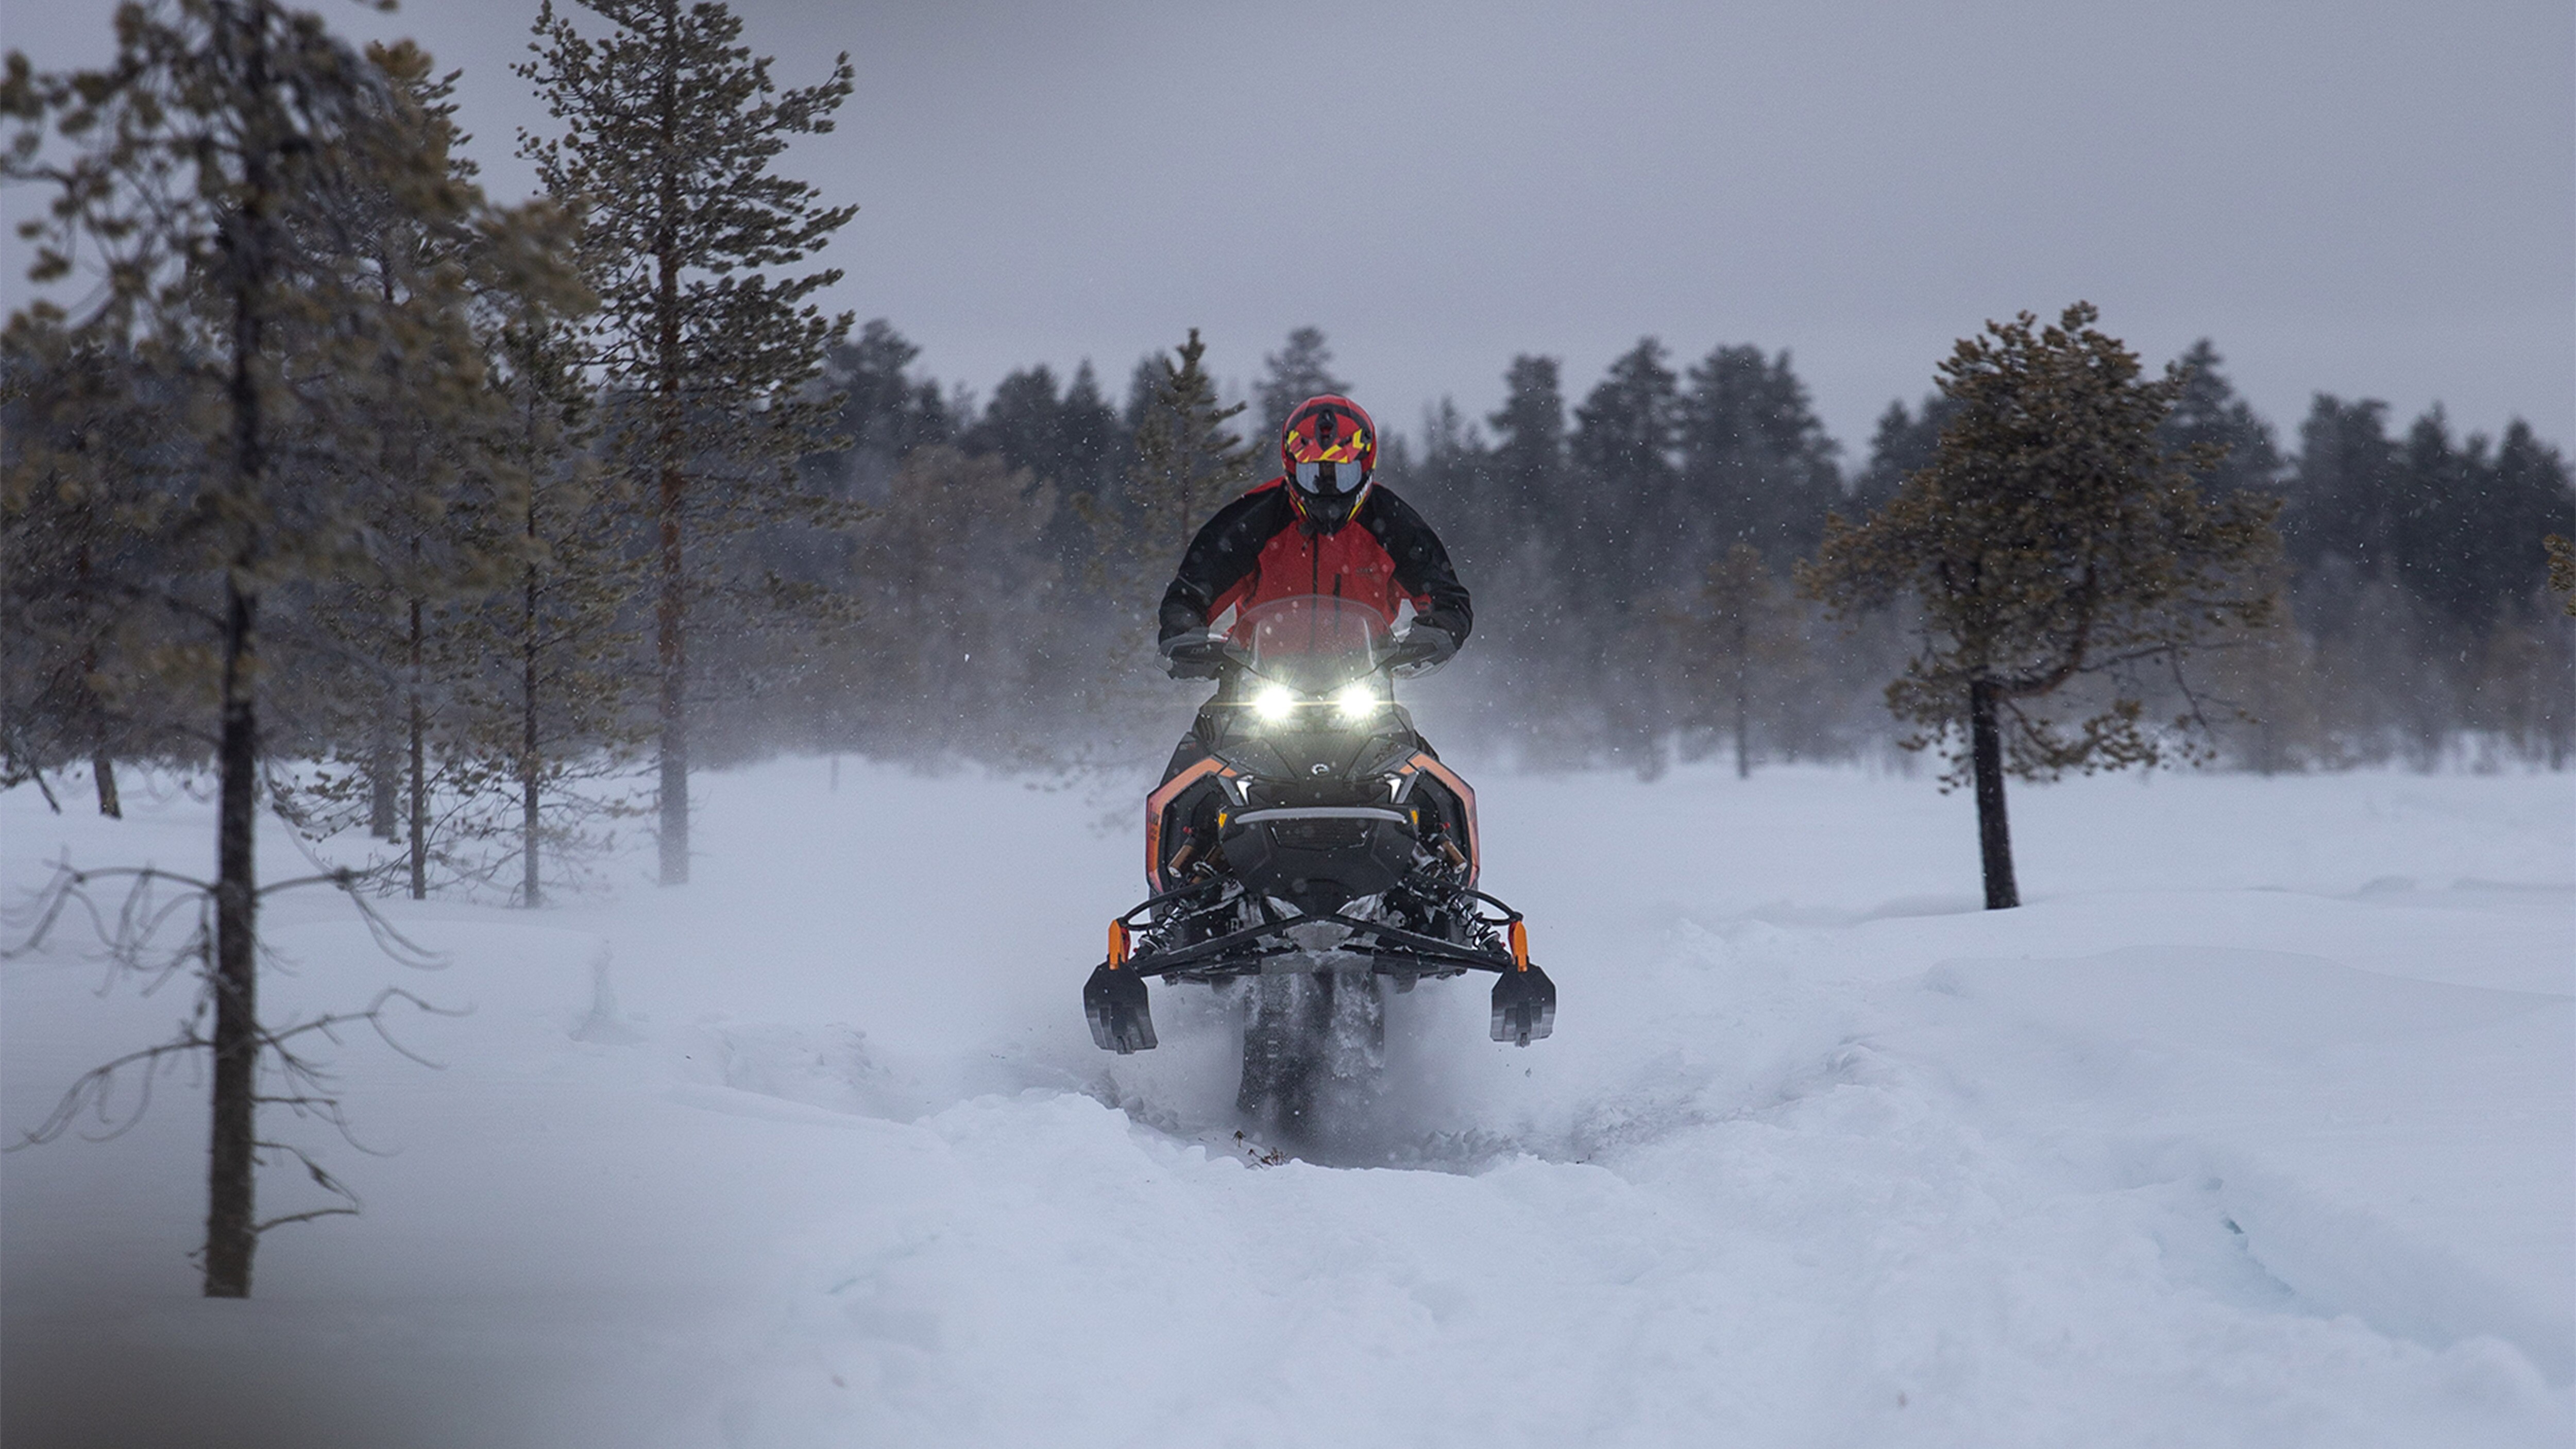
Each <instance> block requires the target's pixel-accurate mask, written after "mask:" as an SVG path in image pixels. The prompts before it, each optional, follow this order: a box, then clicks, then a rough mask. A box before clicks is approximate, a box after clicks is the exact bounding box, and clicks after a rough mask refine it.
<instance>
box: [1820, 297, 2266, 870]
mask: <svg viewBox="0 0 2576 1449" xmlns="http://www.w3.org/2000/svg"><path fill="white" fill-rule="evenodd" d="M2097 315H2098V314H2096V312H2095V311H2094V309H2093V308H2092V307H2091V306H2089V305H2087V304H2085V303H2081V302H2079V303H2076V304H2075V305H2074V306H2071V307H2069V308H2067V309H2066V312H2065V314H2064V315H2063V317H2062V318H2061V319H2060V320H2059V322H2058V323H2057V325H2055V326H2052V327H2048V328H2045V329H2041V328H2039V327H2038V325H2037V319H2036V318H2035V317H2033V316H2032V315H2031V314H2029V313H2027V312H2025V313H2023V314H2022V315H2021V316H2020V317H2019V318H2017V319H2016V320H2014V321H2012V322H2009V323H1988V324H1987V327H1986V331H1985V334H1984V335H1982V336H1979V337H1972V338H1965V339H1962V340H1961V341H1960V343H1959V345H1958V348H1957V350H1956V351H1954V352H1953V353H1952V354H1951V356H1950V357H1949V359H1948V360H1946V361H1944V362H1943V363H1942V364H1941V383H1940V386H1941V390H1942V392H1943V394H1944V395H1945V396H1947V397H1948V398H1950V399H1951V400H1952V401H1954V402H1955V403H1956V404H1957V405H1958V412H1957V414H1956V416H1954V417H1952V418H1951V420H1950V422H1949V423H1948V425H1947V426H1945V427H1944V428H1943V429H1942V430H1941V450H1940V454H1939V456H1938V457H1937V458H1936V459H1935V460H1934V462H1933V463H1932V465H1931V466H1930V467H1928V468H1925V469H1923V470H1921V471H1919V472H1916V473H1914V474H1912V475H1911V476H1909V477H1908V478H1907V479H1906V481H1905V484H1904V486H1903V487H1902V488H1901V489H1900V490H1899V491H1898V493H1897V496H1896V498H1895V499H1894V500H1892V501H1891V502H1890V503H1889V504H1888V505H1887V506H1886V507H1885V508H1883V509H1881V510H1879V511H1878V512H1877V513H1876V514H1874V515H1872V516H1871V517H1870V518H1869V519H1868V520H1867V521H1865V522H1863V523H1860V524H1857V525H1855V524H1850V523H1846V522H1844V521H1843V520H1842V518H1841V517H1840V516H1838V515H1837V516H1835V517H1833V518H1832V519H1830V520H1829V521H1828V522H1827V524H1826V527H1825V539H1824V543H1823V544H1822V546H1821V547H1820V548H1819V549H1818V551H1817V555H1816V558H1815V560H1814V561H1813V562H1812V563H1810V564H1807V565H1804V566H1802V567H1801V569H1800V572H1799V581H1800V585H1801V587H1802V588H1803V589H1804V590H1805V591H1806V592H1807V593H1808V594H1809V595H1810V596H1811V597H1814V598H1816V599H1818V600H1820V601H1822V602H1823V603H1825V604H1826V605H1827V606H1828V608H1829V609H1831V610H1833V611H1835V612H1836V613H1838V614H1845V615H1848V614H1850V613H1853V612H1857V611H1860V610H1864V609H1871V608H1876V607H1881V606H1884V605H1887V604H1889V603H1892V602H1894V601H1895V600H1896V599H1897V598H1898V597H1899V596H1903V595H1911V596H1912V597H1913V598H1915V599H1916V600H1917V601H1919V603H1920V606H1921V609H1922V618H1923V624H1924V637H1923V643H1922V647H1921V648H1920V650H1919V651H1918V652H1917V654H1916V655H1915V657H1914V659H1913V660H1912V662H1911V663H1910V664H1909V665H1908V666H1907V668H1906V672H1905V674H1904V675H1903V676H1902V677H1901V678H1899V679H1898V680H1896V681H1895V682H1894V683H1893V684H1891V685H1889V686H1888V692H1887V697H1888V705H1889V707H1890V708H1891V709H1892V710H1893V711H1894V712H1895V713H1896V715H1897V716H1898V718H1900V719H1904V720H1907V721H1909V722H1911V723H1912V724H1914V725H1915V726H1916V729H1917V734H1916V736H1915V737H1914V739H1913V740H1912V741H1911V742H1910V743H1912V744H1914V745H1916V746H1917V747H1920V746H1923V745H1928V744H1931V743H1935V742H1947V743H1949V744H1950V746H1951V748H1952V751H1953V753H1952V768H1951V773H1950V775H1949V777H1948V780H1947V781H1946V782H1945V783H1957V782H1959V781H1960V780H1961V778H1962V776H1963V774H1964V776H1965V778H1966V779H1967V780H1969V781H1971V782H1973V784H1974V786H1975V790H1976V798H1977V826H1978V841H1979V847H1980V856H1981V858H1982V862H1983V866H1984V875H1985V887H1986V905H1987V907H1988V908H1989V909H2002V908H2006V907H2011V906H2015V905H2018V904H2020V891H2019V888H2018V887H2017V885H2016V884H2015V881H2014V873H2013V860H2012V839H2011V834H2010V828H2009V825H2008V824H2007V821H2006V816H2005V809H2004V777H2005V775H2006V773H2007V772H2010V773H2013V774H2018V775H2021V776H2023V777H2024V778H2027V779H2048V778H2052V777H2054V776H2055V775H2057V774H2059V773H2060V772H2062V771H2065V770H2069V769H2080V770H2085V771H2088V772H2089V771H2092V770H2096V769H2106V768H2108V769H2116V768H2120V767H2123V766H2127V765H2153V764H2155V763H2156V762H2158V761H2159V760H2160V759H2163V758H2165V757H2167V756H2169V755H2173V754H2175V753H2177V747H2176V746H2175V744H2174V743H2173V742H2172V741H2171V740H2170V739H2168V738H2167V737H2166V736H2164V735H2163V734H2162V733H2160V732H2159V731H2156V730H2153V729H2151V728H2149V727H2148V726H2146V725H2145V724H2144V723H2143V722H2142V714H2143V708H2144V706H2143V698H2144V692H2143V688H2142V686H2141V684H2140V682H2139V681H2138V680H2137V679H2136V677H2135V671H2137V670H2138V669H2139V668H2140V667H2141V666H2144V665H2147V664H2150V663H2155V664H2162V665H2165V666H2168V667H2169V668H2171V669H2173V670H2175V671H2176V677H2177V678H2179V672H2178V671H2179V669H2180V665H2181V663H2182V661H2183V659H2184V658H2185V657H2186V656H2187V655H2188V654H2189V653H2190V651H2191V650H2192V648H2193V647H2194V646H2195V645H2197V644H2199V643H2201V642H2202V641H2203V640H2204V639H2206V638H2207V637H2208V636H2209V635H2210V634H2211V633H2212V632H2214V631H2216V630H2219V629H2224V628H2237V627H2260V626H2262V625H2265V624H2267V623H2269V622H2270V619H2271V615H2272V611H2273V600H2272V597H2271V594H2270V592H2269V590H2268V588H2267V587H2266V584H2267V582H2268V570H2269V565H2270V562H2271V560H2272V559H2273V558H2274V557H2276V556H2277V553H2278V550H2279V541H2278V538H2277V536H2276V535H2275V534H2274V532H2273V529H2272V522H2271V520H2272V516H2273V514H2274V513H2275V512H2276V511H2277V504H2276V503H2274V502H2273V501H2271V500H2268V499H2263V498H2259V497H2256V496H2253V495H2248V494H2236V495H2232V496H2230V497H2227V498H2223V499H2218V500H2215V501H2213V500H2210V499H2208V498H2205V497H2203V496H2202V494H2201V491H2200V488H2199V486H2198V485H2197V484H2196V483H2195V482H2194V481H2193V479H2192V470H2193V468H2194V467H2195V466H2197V467H2199V468H2204V469H2205V468H2207V467H2209V466H2211V465H2212V464H2213V463H2215V462H2216V461H2217V460H2216V459H2215V458H2214V457H2212V456H2210V455H2208V454H2206V453H2203V454H2200V455H2197V456H2186V457H2182V458H2176V457H2174V456H2173V455H2170V454H2168V453H2166V452H2165V451H2164V449H2163V448H2162V446H2161V445H2160V444H2159V443H2158V441H2157V429H2158V428H2159V427H2160V426H2161V425H2162V424H2163V422H2164V420H2165V418H2166V417H2167V416H2168V415H2170V413H2171V412H2172V410H2173V405H2174V400H2175V398H2176V397H2177V396H2178V395H2179V394H2180V392H2181V390H2182V386H2183V378H2182V376H2181V374H2180V372H2179V371H2178V370H2168V372H2167V374H2166V376H2165V377H2164V378H2162V379H2161V380H2158V381H2152V382H2150V381H2146V380H2143V379H2142V378H2141V377H2140V375H2139V365H2138V360H2137V357H2136V355H2135V354H2134V353H2132V352H2130V351H2129V350H2128V349H2127V348H2126V347H2124V346H2122V345H2121V344H2120V342H2119V341H2118V340H2117V339H2116V338H2112V337H2108V336H2105V335H2104V334H2102V333H2101V332H2100V331H2098V330H2096V329H2095V328H2094V327H2093V325H2092V324H2093V322H2094V321H2095V320H2096V317H2097ZM2086 678H2093V679H2098V680H2100V681H2102V682H2103V683H2104V684H2106V685H2107V686H2108V698H2107V699H2099V700H2093V701H2089V702H2087V703H2085V704H2082V705H2079V710H2078V712H2079V713H2082V714H2083V716H2084V717H2083V718H2080V719H2076V720H2073V721H2071V722H2069V723H2066V724H2060V723H2059V722H2058V721H2056V720H2054V719H2051V718H2049V717H2047V716H2046V715H2043V714H2040V713H2038V712H2037V711H2036V709H2035V707H2034V706H2035V705H2036V703H2037V702H2038V701H2040V700H2043V699H2045V698H2047V697H2048V696H2050V695H2052V694H2054V693H2056V692H2057V691H2058V690H2060V689H2061V688H2064V687H2065V686H2067V685H2069V684H2072V683H2075V682H2076V681H2078V680H2080V679H2086ZM2193 723H2194V721H2193V720H2192V719H2191V718H2189V717H2187V716H2186V717H2185V718H2181V719H2177V720H2176V721H2175V726H2176V729H2177V730H2181V729H2185V728H2188V727H2190V726H2191V725H2192V724H2193ZM1963 734H1964V736H1965V740H1964V749H1962V748H1961V745H1960V737H1961V735H1963Z"/></svg>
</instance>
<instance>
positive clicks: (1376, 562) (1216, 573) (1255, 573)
mask: <svg viewBox="0 0 2576 1449" xmlns="http://www.w3.org/2000/svg"><path fill="white" fill-rule="evenodd" d="M1296 594H1329V595H1331V596H1333V597H1335V598H1343V599H1351V600H1354V601H1356V602H1359V603H1363V604H1366V605H1368V606H1369V607H1371V608H1373V609H1375V610H1377V611H1378V612H1379V613H1380V614H1382V615H1384V616H1385V618H1386V621H1387V623H1388V624H1389V625H1393V624H1394V623H1395V608H1396V605H1397V604H1398V603H1399V602H1401V601H1403V600H1406V599H1410V600H1412V601H1413V612H1414V615H1415V617H1416V618H1418V619H1419V620H1420V621H1421V622H1423V623H1425V624H1429V625H1431V626H1433V627H1435V628H1438V629H1441V630H1443V631H1445V632H1446V633H1447V634H1448V635H1449V637H1450V638H1452V639H1455V640H1457V641H1458V642H1459V643H1461V644H1464V643H1465V642H1467V630H1468V627H1469V626H1470V625H1471V624H1472V623H1474V621H1475V613H1474V610H1473V609H1472V608H1471V607H1470V606H1469V604H1468V602H1467V586H1466V585H1464V584H1461V583H1459V582H1458V573H1457V570H1455V569H1453V568H1451V567H1450V566H1449V550H1447V549H1445V548H1443V547H1441V545H1440V535H1438V534H1436V533H1433V532H1432V531H1431V525H1430V524H1428V523H1425V522H1423V520H1422V515H1421V514H1419V513H1416V512H1414V511H1413V507H1412V505H1411V504H1408V503H1406V502H1405V501H1404V500H1403V499H1401V498H1398V497H1396V496H1395V494H1394V493H1392V492H1390V491H1389V490H1388V489H1387V488H1386V486H1385V485H1384V484H1373V485H1371V487H1370V489H1369V495H1368V497H1366V498H1365V499H1362V500H1361V501H1360V509H1359V514H1358V516H1356V517H1354V518H1353V519H1352V520H1351V521H1350V522H1349V523H1347V524H1344V525H1343V526H1342V527H1340V528H1337V529H1335V530H1333V531H1332V532H1330V533H1321V532H1308V531H1307V530H1306V529H1305V528H1304V527H1303V526H1301V525H1300V522H1299V520H1298V518H1297V515H1296V511H1295V509H1293V508H1292V507H1291V506H1290V505H1289V502H1288V480H1287V479H1286V478H1284V477H1281V478H1273V479H1271V480H1270V481H1269V482H1267V483H1264V484H1262V485H1261V486H1259V487H1257V488H1254V489H1253V490H1252V491H1250V492H1248V493H1246V494H1244V495H1243V496H1242V497H1240V498H1237V499H1236V500H1234V501H1233V502H1232V503H1229V504H1227V505H1226V506H1225V507H1223V508H1220V509H1218V510H1217V513H1216V517H1214V518H1211V519H1209V520H1208V521H1207V525H1206V526H1205V527H1203V528H1201V529H1200V530H1199V533H1198V537H1196V538H1193V539H1191V540H1190V546H1189V550H1188V552H1186V553H1184V554H1182V555H1181V567H1180V571H1179V572H1178V573H1175V574H1174V575H1173V576H1172V586H1171V587H1170V588H1168V589H1166V590H1164V591H1163V608H1162V637H1163V638H1164V639H1166V640H1169V639H1171V638H1174V637H1176V636H1178V635H1183V634H1193V633H1204V632H1205V631H1206V629H1207V626H1208V621H1209V620H1211V619H1214V618H1215V617H1217V616H1218V615H1219V614H1222V613H1224V612H1225V611H1226V610H1227V609H1228V608H1237V609H1249V608H1251V607H1252V606H1253V605H1255V604H1264V603H1268V602H1269V601H1270V600H1272V599H1284V598H1288V597H1290V596H1292V595H1296Z"/></svg>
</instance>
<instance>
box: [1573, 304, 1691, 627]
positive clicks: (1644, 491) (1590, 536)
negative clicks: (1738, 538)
mask: <svg viewBox="0 0 2576 1449" xmlns="http://www.w3.org/2000/svg"><path fill="white" fill-rule="evenodd" d="M1680 388H1681V379H1680V378H1678V377H1676V376H1675V375H1674V373H1673V370H1672V369H1671V368H1669V367H1666V366H1665V365H1664V346H1663V344H1662V343H1660V342H1658V341H1656V340H1655V339H1654V338H1652V337H1647V338H1642V339H1640V340H1639V341H1638V343H1637V345H1636V346H1635V347H1633V348H1630V349H1629V350H1628V351H1627V352H1625V353H1623V354H1621V355H1620V357H1619V358H1618V359H1617V360H1616V361H1614V362H1612V363H1611V364H1610V370H1609V371H1608V373H1606V374H1605V375H1604V376H1603V377H1602V379H1601V381H1600V382H1599V383H1597V384H1595V385H1594V387H1593V389H1592V391H1591V392H1590V393H1588V394H1586V395H1585V397H1584V400H1583V404H1582V406H1580V407H1578V408H1576V409H1575V410H1574V418H1575V427H1574V433H1573V436H1572V437H1571V438H1569V439H1568V440H1567V451H1568V453H1569V454H1570V455H1571V459H1572V462H1573V464H1574V468H1575V471H1576V472H1577V473H1579V474H1580V475H1581V477H1582V480H1583V481H1582V486H1581V489H1580V491H1579V493H1578V494H1577V496H1576V500H1575V502H1576V504H1577V506H1576V507H1574V508H1572V509H1570V510H1565V512H1566V513H1568V514H1570V515H1571V522H1572V524H1573V530H1574V539H1573V543H1574V547H1573V548H1572V549H1571V550H1570V551H1569V552H1570V554H1571V557H1570V558H1568V560H1567V562H1569V563H1570V564H1572V565H1573V566H1574V567H1575V568H1576V569H1577V570H1579V571H1580V575H1581V578H1582V580H1583V582H1584V583H1585V584H1586V585H1587V586H1588V590H1589V591H1590V592H1592V593H1594V594H1597V596H1598V597H1600V598H1601V599H1602V600H1603V601H1604V602H1605V603H1606V604H1608V605H1609V607H1610V609H1611V610H1612V611H1613V613H1614V614H1625V613H1627V612H1628V610H1629V609H1630V608H1632V607H1633V606H1634V605H1635V604H1636V602H1637V601H1638V600H1639V599H1640V598H1642V597H1643V596H1644V595H1645V594H1647V593H1648V592H1651V591H1653V590H1655V589H1659V588H1664V587H1668V586H1671V585H1673V584H1676V583H1679V582H1680V581H1681V580H1680V577H1679V570H1680V569H1681V567H1682V560H1683V554H1682V550H1681V548H1680V547H1679V546H1677V545H1676V543H1675V541H1674V537H1673V532H1672V530H1673V529H1674V528H1675V527H1676V526H1678V525H1680V524H1682V523H1683V522H1684V521H1685V520H1684V519H1683V518H1682V516H1681V515H1682V513H1683V511H1684V510H1683V507H1682V504H1681V500H1680V489H1679V487H1678V486H1677V485H1678V484H1679V481H1680V471H1679V469H1678V468H1677V467H1676V466H1675V463H1674V453H1675V448H1676V445H1677V444H1678V442H1679V436H1678V434H1679V429H1680V425H1681V390H1680ZM1574 597H1581V595H1574Z"/></svg>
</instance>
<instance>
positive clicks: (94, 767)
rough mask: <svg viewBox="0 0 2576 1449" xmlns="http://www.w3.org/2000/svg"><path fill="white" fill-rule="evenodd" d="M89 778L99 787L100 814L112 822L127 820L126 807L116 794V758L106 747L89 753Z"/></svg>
mask: <svg viewBox="0 0 2576 1449" xmlns="http://www.w3.org/2000/svg"><path fill="white" fill-rule="evenodd" d="M89 777H90V779H91V781H92V782H93V783H95V784H96V785H97V786H98V813H99V814H101V815H104V816H106V817H107V818H108V819H110V820H122V819H124V818H125V805H124V803H123V802H122V801H121V800H120V799H119V798H118V796H117V793H116V757H115V756H114V755H111V754H109V753H108V752H107V750H106V749H105V748H104V747H101V748H99V749H95V750H92V751H90V752H89Z"/></svg>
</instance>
